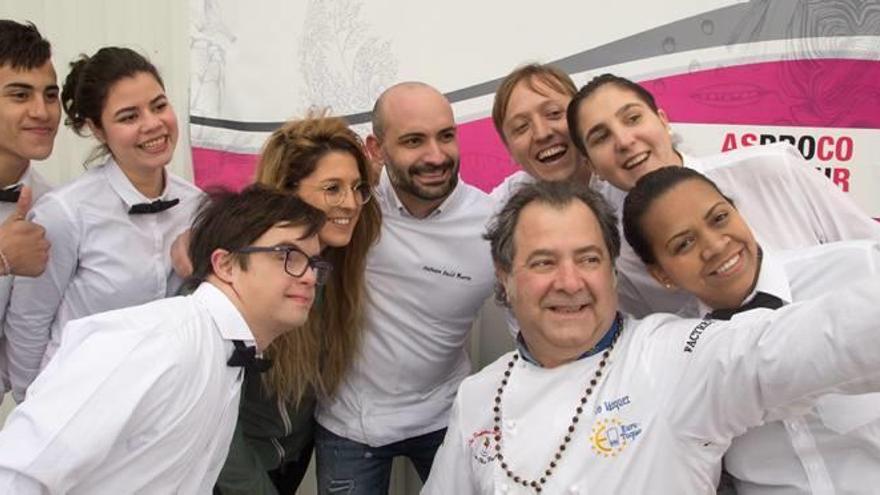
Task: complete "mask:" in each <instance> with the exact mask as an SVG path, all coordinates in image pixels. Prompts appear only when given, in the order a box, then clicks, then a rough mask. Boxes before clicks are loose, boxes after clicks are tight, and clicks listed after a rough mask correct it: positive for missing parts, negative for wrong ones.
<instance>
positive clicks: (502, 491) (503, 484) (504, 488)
mask: <svg viewBox="0 0 880 495" xmlns="http://www.w3.org/2000/svg"><path fill="white" fill-rule="evenodd" d="M498 491H500V492H501V493H507V483H501V486H499V487H498Z"/></svg>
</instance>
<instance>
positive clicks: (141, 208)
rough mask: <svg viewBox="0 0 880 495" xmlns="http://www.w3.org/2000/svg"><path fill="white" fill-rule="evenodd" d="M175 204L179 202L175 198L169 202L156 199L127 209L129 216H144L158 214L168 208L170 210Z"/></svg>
mask: <svg viewBox="0 0 880 495" xmlns="http://www.w3.org/2000/svg"><path fill="white" fill-rule="evenodd" d="M177 203H180V200H179V199H177V198H175V199H169V200H164V199H157V200H156V201H153V202H152V203H138V204H135V205H131V208H129V210H128V213H129V214H130V215H144V214H149V213H159V212H160V211H165V210H167V209H168V208H171V207H172V206H175V205H177Z"/></svg>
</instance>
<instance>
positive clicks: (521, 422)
mask: <svg viewBox="0 0 880 495" xmlns="http://www.w3.org/2000/svg"><path fill="white" fill-rule="evenodd" d="M878 300H880V280H872V281H870V282H866V283H860V284H855V285H853V286H851V287H850V288H848V289H847V290H846V291H841V292H840V293H838V294H836V295H833V296H828V297H825V298H821V299H819V300H817V301H814V302H811V303H807V304H802V303H796V304H792V305H788V306H786V307H784V308H781V309H779V310H776V311H769V310H755V311H751V312H749V313H746V314H743V315H742V316H741V317H738V318H737V319H736V321H731V322H721V321H715V320H706V321H705V322H701V321H699V320H683V319H679V318H678V317H676V316H674V315H670V314H656V315H652V316H649V317H647V318H646V319H644V320H634V319H632V318H630V317H626V318H625V319H624V327H623V330H622V333H621V335H620V338H619V340H618V343H617V345H616V346H615V348H614V350H613V352H612V353H611V357H610V359H609V364H608V366H606V368H605V373H604V375H603V377H602V378H601V379H600V380H599V382H598V384H597V385H596V386H594V387H593V394H592V395H591V396H590V397H589V400H588V402H587V403H586V405H585V406H584V411H583V413H582V414H581V416H580V421H579V422H578V423H577V426H576V429H575V431H574V433H573V434H572V440H571V442H570V443H569V444H568V446H567V448H566V449H565V452H563V454H562V456H561V458H560V460H559V461H558V462H557V467H556V469H555V470H554V472H553V474H552V476H550V477H549V478H548V480H547V483H546V484H545V485H544V490H543V492H542V493H552V494H563V493H603V494H612V493H614V494H658V495H666V494H669V495H679V494H688V495H694V494H707V495H708V494H714V493H715V487H716V485H717V482H718V478H719V475H720V470H721V457H722V455H723V454H724V452H725V451H726V450H727V448H728V446H729V445H730V441H731V440H732V439H733V438H734V437H735V436H737V435H740V434H742V433H743V432H744V431H745V430H746V429H747V428H750V427H753V426H756V425H758V424H761V423H762V422H764V421H767V420H774V419H779V418H783V417H787V416H790V415H792V414H797V413H800V412H802V411H803V409H804V408H805V407H809V406H810V405H812V404H813V403H815V401H816V398H817V397H818V396H819V395H821V394H823V393H827V392H829V391H840V392H843V393H864V392H873V391H878V390H880V332H878V331H877V330H878V328H877V321H880V305H878V304H876V301H878ZM746 316H748V317H746ZM794 351H796V352H794ZM511 355H512V354H508V355H506V356H503V357H502V358H500V359H499V360H498V361H496V362H495V363H493V364H491V365H489V366H488V367H486V368H485V369H483V370H482V371H481V372H479V373H477V374H475V375H473V376H471V377H469V378H468V379H466V380H465V381H464V382H463V383H462V385H461V388H460V390H459V393H458V396H457V398H456V401H455V405H454V407H453V411H452V415H451V418H450V426H449V430H448V432H447V434H446V439H445V441H444V443H443V445H442V446H441V447H440V450H439V452H438V453H437V457H436V459H435V461H434V465H433V466H432V468H431V475H430V478H429V479H428V482H427V484H426V486H425V489H424V490H423V492H422V493H423V494H431V495H433V494H436V495H447V494H453V493H454V494H456V495H467V494H491V493H511V494H513V493H534V491H533V490H532V489H531V488H524V487H523V486H521V485H517V484H515V483H514V481H513V480H511V479H510V478H508V477H507V475H506V474H505V472H504V471H503V470H502V469H501V467H500V463H499V462H498V460H497V459H496V458H495V452H496V451H495V444H496V442H495V440H494V435H493V426H494V420H493V414H494V413H493V410H492V409H493V399H494V397H495V396H496V394H497V392H496V390H497V388H498V387H499V385H500V384H501V379H502V378H503V372H504V371H505V370H506V369H507V363H508V361H509V360H510V358H511ZM601 358H602V356H601V355H593V356H590V357H587V358H584V359H580V360H577V361H574V362H571V363H568V364H565V365H562V366H559V367H556V368H552V369H547V368H541V367H538V366H535V365H532V364H529V363H527V362H525V360H524V359H520V360H519V361H518V363H517V364H516V365H515V366H514V368H513V370H512V372H511V376H510V377H509V379H508V384H507V386H506V388H505V389H504V393H503V398H502V403H501V409H502V415H503V417H502V424H501V428H502V435H503V437H502V449H503V450H502V452H503V454H504V459H505V462H506V463H507V464H508V465H509V467H510V469H512V470H513V471H514V473H516V474H518V475H520V476H524V477H526V478H528V479H536V478H538V477H540V476H541V474H542V473H543V472H544V470H545V469H546V466H547V465H548V464H549V462H550V461H551V459H552V458H553V454H554V453H555V452H556V451H557V449H558V446H559V445H560V443H561V442H562V438H563V436H564V435H565V434H566V432H567V427H568V425H569V424H571V422H572V420H571V418H572V416H573V415H574V413H575V407H576V406H577V405H578V404H579V398H580V397H581V396H583V395H584V390H585V388H586V387H587V386H589V383H588V382H589V380H590V378H591V377H592V376H593V371H594V370H595V369H596V367H597V365H598V362H599V360H600V359H601Z"/></svg>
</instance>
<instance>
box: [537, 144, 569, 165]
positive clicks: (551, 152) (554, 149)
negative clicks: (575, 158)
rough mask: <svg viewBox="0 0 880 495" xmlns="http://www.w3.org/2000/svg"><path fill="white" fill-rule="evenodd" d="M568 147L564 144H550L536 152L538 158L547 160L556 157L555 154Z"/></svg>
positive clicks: (563, 151) (561, 152)
mask: <svg viewBox="0 0 880 495" xmlns="http://www.w3.org/2000/svg"><path fill="white" fill-rule="evenodd" d="M567 149H568V148H567V147H565V146H564V145H561V144H557V145H556V146H551V147H549V148H547V149H545V150H543V151H541V152H540V153H538V160H541V161H543V160H548V159H552V158H556V156H557V155H561V154H563V153H565V151H566V150H567Z"/></svg>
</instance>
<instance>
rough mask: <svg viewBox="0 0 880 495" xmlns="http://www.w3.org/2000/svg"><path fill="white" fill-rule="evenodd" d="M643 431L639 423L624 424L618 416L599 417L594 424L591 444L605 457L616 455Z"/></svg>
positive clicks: (596, 451) (594, 449)
mask: <svg viewBox="0 0 880 495" xmlns="http://www.w3.org/2000/svg"><path fill="white" fill-rule="evenodd" d="M641 433H642V429H641V427H640V426H639V424H638V423H630V424H624V423H623V422H622V421H620V419H618V418H616V417H615V418H599V419H597V420H596V423H595V424H593V432H592V434H591V435H590V445H591V446H592V448H593V452H595V453H597V454H599V455H601V456H603V457H615V456H616V455H618V454H620V453H621V452H623V451H624V449H626V447H627V445H629V444H630V443H632V441H633V440H635V439H636V437H638V436H639V435H640V434H641Z"/></svg>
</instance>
